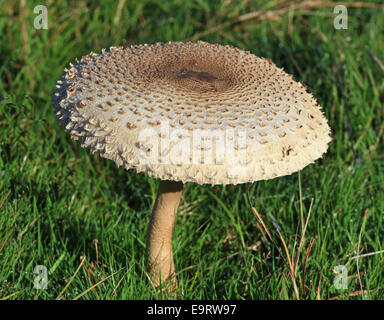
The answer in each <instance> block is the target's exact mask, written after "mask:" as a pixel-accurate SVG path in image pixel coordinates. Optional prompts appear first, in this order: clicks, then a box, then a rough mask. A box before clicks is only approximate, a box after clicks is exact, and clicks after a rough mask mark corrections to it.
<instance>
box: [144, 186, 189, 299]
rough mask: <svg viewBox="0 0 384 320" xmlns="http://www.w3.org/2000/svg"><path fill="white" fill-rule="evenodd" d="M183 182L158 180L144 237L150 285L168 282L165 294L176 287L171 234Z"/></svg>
mask: <svg viewBox="0 0 384 320" xmlns="http://www.w3.org/2000/svg"><path fill="white" fill-rule="evenodd" d="M183 187H184V185H183V183H182V182H175V181H160V185H159V189H158V191H157V196H156V202H155V205H154V207H153V211H152V215H151V219H150V222H149V227H148V234H147V264H148V269H149V275H150V277H151V280H152V282H153V284H154V285H155V286H156V287H158V286H160V285H161V284H162V283H164V282H165V281H166V280H167V279H168V281H167V282H168V286H167V287H168V289H169V291H171V292H172V291H174V290H176V288H177V279H176V277H175V267H174V263H173V252H172V233H173V225H174V222H175V216H176V212H177V207H178V205H179V202H180V199H181V195H182V192H183Z"/></svg>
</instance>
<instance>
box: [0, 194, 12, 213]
mask: <svg viewBox="0 0 384 320" xmlns="http://www.w3.org/2000/svg"><path fill="white" fill-rule="evenodd" d="M10 193H11V191H9V192H8V193H7V194H6V195H5V197H4V199H3V200H2V201H1V203H0V209H1V208H2V206H3V205H4V202H5V200H7V198H8V196H9V195H10Z"/></svg>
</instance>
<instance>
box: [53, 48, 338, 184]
mask: <svg viewBox="0 0 384 320" xmlns="http://www.w3.org/2000/svg"><path fill="white" fill-rule="evenodd" d="M54 107H55V108H56V114H57V117H58V119H59V120H60V121H61V123H62V124H63V125H64V126H65V128H66V130H67V131H69V132H70V133H71V136H72V138H73V139H80V140H81V141H82V146H83V147H90V148H91V150H92V151H93V152H95V151H98V152H100V155H101V156H102V157H105V158H108V159H112V160H114V161H115V162H116V164H117V165H118V166H120V165H124V166H125V167H126V168H127V169H130V168H135V169H136V171H138V172H146V173H147V174H148V175H150V176H152V177H156V178H160V179H162V180H174V181H182V182H188V181H192V182H197V183H200V184H203V183H210V184H238V183H245V182H252V181H257V180H263V179H270V178H274V177H277V176H283V175H288V174H291V173H293V172H295V171H298V170H300V169H302V168H304V167H305V166H306V165H308V164H310V163H312V162H314V161H315V160H316V159H318V158H319V157H321V156H322V154H323V153H325V152H326V150H327V148H328V143H329V141H330V140H331V139H330V136H329V135H330V128H329V126H328V124H327V120H326V119H325V117H324V115H323V113H322V112H321V110H320V106H319V104H318V103H317V102H316V100H315V99H314V98H313V97H312V95H311V94H310V93H308V92H307V91H306V89H305V87H304V86H303V85H302V84H301V83H299V82H296V81H294V80H292V76H291V75H289V74H287V73H286V72H284V71H283V69H280V68H278V67H277V66H276V65H275V64H273V63H272V62H271V61H270V60H269V59H264V58H259V57H256V56H255V55H253V54H251V53H249V52H245V51H242V50H239V49H237V48H234V47H231V46H222V45H218V44H209V43H206V42H201V41H199V42H197V43H181V42H170V43H166V44H164V43H157V44H154V45H138V46H131V47H129V48H122V47H111V48H110V50H109V51H105V50H103V51H102V53H101V54H95V53H91V54H89V55H87V56H84V57H82V59H81V60H80V61H78V63H77V64H76V65H71V68H70V69H69V70H66V73H65V74H64V75H63V77H62V80H60V81H58V83H57V91H56V93H55V96H54Z"/></svg>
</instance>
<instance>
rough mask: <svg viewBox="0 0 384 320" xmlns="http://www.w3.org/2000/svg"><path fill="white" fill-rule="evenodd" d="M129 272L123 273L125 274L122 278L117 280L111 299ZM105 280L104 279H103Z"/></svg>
mask: <svg viewBox="0 0 384 320" xmlns="http://www.w3.org/2000/svg"><path fill="white" fill-rule="evenodd" d="M128 271H129V270H127V271H125V273H124V274H123V276H122V277H121V279H120V280H119V282H118V283H117V285H116V287H114V288H113V291H112V293H111V295H110V296H111V297H112V296H113V295H114V294H115V292H116V290H117V288H118V287H119V286H120V284H121V282H122V281H123V279H124V277H125V276H126V275H127V273H128ZM105 280H106V279H105Z"/></svg>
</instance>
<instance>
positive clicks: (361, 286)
mask: <svg viewBox="0 0 384 320" xmlns="http://www.w3.org/2000/svg"><path fill="white" fill-rule="evenodd" d="M368 212H369V209H368V208H367V209H365V212H364V218H363V223H362V225H361V229H360V234H359V242H358V245H357V254H359V253H360V243H361V236H362V234H363V230H364V229H365V223H366V221H367V216H368ZM356 269H357V274H358V275H359V285H360V291H361V292H362V293H361V300H364V294H363V292H364V290H363V284H362V282H361V276H360V268H359V258H357V259H356Z"/></svg>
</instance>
